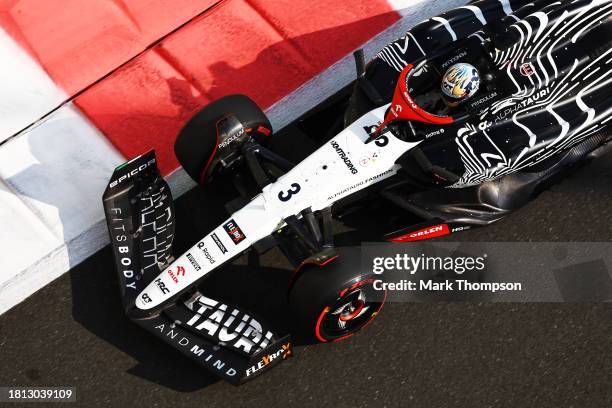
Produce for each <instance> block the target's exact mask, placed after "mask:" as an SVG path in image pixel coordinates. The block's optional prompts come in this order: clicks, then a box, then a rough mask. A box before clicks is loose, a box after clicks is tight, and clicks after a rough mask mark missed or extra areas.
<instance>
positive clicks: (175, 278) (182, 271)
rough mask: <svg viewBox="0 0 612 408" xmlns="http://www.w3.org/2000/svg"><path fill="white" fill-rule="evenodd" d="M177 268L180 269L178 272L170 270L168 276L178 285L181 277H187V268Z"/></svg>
mask: <svg viewBox="0 0 612 408" xmlns="http://www.w3.org/2000/svg"><path fill="white" fill-rule="evenodd" d="M177 268H178V269H177V270H176V272H173V271H172V269H168V275H170V277H171V278H172V280H173V281H174V283H178V277H179V276H185V268H183V267H182V266H180V265H179V266H177Z"/></svg>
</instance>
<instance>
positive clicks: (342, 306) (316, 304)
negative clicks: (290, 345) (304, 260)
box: [289, 248, 387, 343]
mask: <svg viewBox="0 0 612 408" xmlns="http://www.w3.org/2000/svg"><path fill="white" fill-rule="evenodd" d="M338 252H339V253H340V255H339V257H338V258H336V259H333V260H331V261H329V262H327V263H325V264H324V265H317V264H305V265H303V266H302V267H301V268H300V269H299V270H298V271H296V273H297V274H298V275H297V276H296V277H295V280H294V283H293V285H292V286H291V288H290V291H289V304H290V306H291V309H292V312H293V313H292V316H293V317H294V318H295V326H297V327H296V330H297V331H298V332H299V333H300V334H302V335H304V336H305V337H306V338H307V339H308V340H314V341H318V342H323V343H326V342H332V341H340V340H344V339H346V338H348V337H350V336H352V335H353V334H355V333H357V332H358V331H359V330H361V329H362V328H364V327H366V326H367V325H368V324H369V323H370V322H371V321H372V320H373V319H374V318H375V317H376V316H377V315H378V313H379V312H380V310H381V309H382V307H383V305H384V302H385V299H386V296H387V293H386V290H376V289H375V288H374V282H376V281H377V280H381V277H380V276H379V275H375V274H373V273H372V272H367V271H361V269H360V265H359V261H360V259H361V257H360V255H359V250H358V249H356V248H341V249H339V251H338Z"/></svg>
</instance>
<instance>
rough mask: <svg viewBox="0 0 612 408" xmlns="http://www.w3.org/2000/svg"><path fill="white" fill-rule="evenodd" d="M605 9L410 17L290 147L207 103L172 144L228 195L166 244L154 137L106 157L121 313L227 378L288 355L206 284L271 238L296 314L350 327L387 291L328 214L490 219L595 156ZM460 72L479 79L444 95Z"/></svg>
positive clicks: (227, 103)
mask: <svg viewBox="0 0 612 408" xmlns="http://www.w3.org/2000/svg"><path fill="white" fill-rule="evenodd" d="M611 16H612V1H610V0H607V1H601V0H561V1H556V2H552V1H548V0H543V1H542V0H480V1H474V2H471V3H469V4H468V5H466V6H464V7H460V8H457V9H455V10H451V11H449V12H447V13H445V14H443V15H441V16H439V17H434V18H432V19H430V20H428V21H425V22H423V23H421V24H419V25H417V26H416V27H414V28H413V29H412V30H410V31H408V33H407V34H406V35H405V36H404V37H402V38H400V39H398V40H397V41H395V42H393V43H390V44H388V45H387V46H386V47H385V48H384V49H383V50H382V51H380V53H379V54H378V55H377V56H376V58H374V59H373V60H372V61H370V63H369V64H367V65H366V64H365V61H364V58H363V53H362V52H359V51H358V52H356V53H355V57H356V62H357V74H358V75H357V79H356V81H355V83H354V87H353V93H352V96H351V98H350V100H349V102H348V103H347V106H346V109H344V115H340V116H339V118H338V119H339V120H338V121H337V123H338V129H330V132H328V135H311V136H312V137H313V138H315V139H316V140H317V143H318V147H317V149H316V150H315V151H314V152H312V153H311V154H309V155H308V156H307V157H303V160H302V161H301V162H299V163H298V164H294V163H293V162H291V161H289V160H287V159H286V158H284V157H283V156H282V155H281V154H279V153H278V152H277V151H275V150H274V149H273V148H271V147H270V140H271V137H272V136H271V133H272V127H271V125H270V122H269V120H268V119H267V118H266V116H265V114H264V113H263V112H262V111H261V110H260V109H259V108H258V107H257V105H256V104H255V103H254V102H253V101H251V100H250V99H249V98H248V97H246V96H241V95H232V96H227V97H225V98H222V99H221V100H218V101H216V102H214V103H212V104H210V105H208V106H206V107H204V108H203V109H202V110H201V111H200V112H199V113H198V114H197V115H196V116H195V117H193V118H192V119H191V120H190V121H189V122H188V123H187V124H186V126H185V127H184V129H183V130H182V131H181V132H180V134H179V135H178V138H177V140H176V144H175V153H176V155H177V157H178V159H179V161H180V163H181V164H182V166H183V168H184V169H185V171H186V172H187V173H188V174H189V175H190V176H191V177H192V178H193V179H194V180H195V181H196V182H198V183H199V184H201V185H203V186H204V187H205V188H209V187H210V185H213V184H215V183H217V184H219V183H221V184H223V186H224V188H227V187H228V186H232V188H234V191H235V192H236V196H237V197H238V198H236V199H235V200H232V201H231V203H228V206H227V207H228V209H230V214H231V215H230V216H229V217H228V218H227V219H226V220H225V221H224V222H223V223H221V224H220V225H219V226H218V227H217V228H215V229H214V230H213V231H211V232H210V233H208V234H207V235H205V236H204V237H203V238H202V239H201V240H200V241H199V242H197V243H196V244H195V245H194V246H193V247H192V248H191V249H189V250H188V251H187V252H186V253H185V254H183V255H181V256H178V257H177V258H175V257H174V256H173V254H172V241H173V235H174V209H173V206H172V197H171V194H170V190H169V187H168V185H167V184H166V182H165V181H164V179H163V178H162V177H161V176H160V173H159V171H158V169H157V166H156V158H155V154H154V152H149V153H147V154H144V155H142V156H140V157H137V158H135V159H134V160H132V161H130V162H128V163H126V164H124V165H122V166H120V167H118V168H117V169H116V170H115V172H114V174H113V175H112V178H111V180H110V182H109V184H108V187H107V189H106V191H105V193H104V198H103V200H104V207H105V212H106V217H107V222H108V227H109V231H110V237H111V242H112V248H113V250H114V256H115V260H116V264H117V269H118V275H119V280H120V284H121V297H122V300H123V306H124V309H125V313H126V314H127V316H128V317H129V318H130V319H132V320H133V321H134V322H136V323H137V324H138V325H140V326H142V327H143V328H145V329H146V330H148V331H150V332H152V333H154V334H155V335H156V336H157V337H159V338H160V339H162V340H163V341H165V342H167V343H168V344H170V345H171V346H173V347H175V348H176V349H178V350H180V351H181V352H182V353H184V354H185V355H187V356H189V357H191V358H192V359H194V360H195V361H197V362H198V363H199V364H201V365H203V366H204V367H206V368H207V369H209V370H211V371H212V372H214V373H216V374H218V375H219V376H220V377H221V378H223V379H225V380H227V381H230V382H232V383H234V384H239V383H242V382H244V381H247V380H249V379H251V378H253V377H255V376H257V375H259V374H261V373H263V372H265V371H267V370H268V369H269V368H271V367H273V366H274V365H276V364H277V363H279V362H281V361H283V360H284V359H286V358H287V357H289V356H290V355H291V353H292V349H291V340H290V336H289V334H288V333H277V332H275V331H274V330H273V328H271V327H268V326H267V325H266V323H265V322H264V320H262V319H260V318H259V317H257V318H256V317H254V316H253V315H252V314H251V313H249V312H247V311H245V310H243V309H241V308H240V307H239V306H234V305H229V304H227V303H225V302H224V301H220V300H216V299H212V298H210V297H208V296H207V295H206V278H207V277H209V276H210V274H211V272H213V271H219V270H220V269H221V268H222V267H223V265H224V264H227V263H228V262H230V261H231V260H232V259H234V258H236V257H237V256H239V255H241V254H243V253H245V252H246V251H250V250H252V251H259V252H264V251H266V250H268V249H271V248H274V247H277V248H280V250H281V251H282V252H283V254H284V255H286V257H287V259H288V260H289V261H290V262H291V263H292V264H293V265H294V267H295V269H294V271H293V272H292V276H291V283H290V287H289V288H288V292H287V293H288V304H289V305H290V307H291V308H292V309H291V310H292V313H293V315H292V316H294V318H295V321H296V322H297V323H296V327H298V330H303V332H304V333H305V334H306V335H307V336H311V337H312V338H313V339H314V340H317V341H320V342H332V341H338V340H341V339H344V338H346V337H348V336H350V335H352V334H354V333H355V332H356V331H358V330H359V329H361V328H363V327H364V326H366V325H367V324H368V323H370V322H371V320H372V319H374V317H375V316H376V315H377V314H378V313H379V311H380V309H381V307H382V305H383V304H384V299H385V298H384V294H383V296H381V294H380V293H377V294H375V293H374V292H375V290H374V288H373V286H374V285H373V282H374V279H373V275H372V274H371V272H368V271H361V270H359V268H355V267H342V266H343V265H347V263H349V264H350V262H351V261H353V260H354V258H355V257H354V256H343V255H345V254H346V253H347V252H346V251H347V250H346V249H345V248H343V247H342V246H340V245H335V239H334V237H335V234H334V225H336V224H335V221H333V220H334V219H339V220H340V221H342V222H344V223H348V224H350V223H351V220H359V221H358V222H357V221H355V225H358V227H357V228H355V230H358V232H359V240H368V241H391V242H410V241H416V240H421V239H428V238H434V237H440V236H442V235H447V234H451V233H453V232H456V231H461V230H464V229H469V228H472V227H476V226H484V225H487V224H490V223H493V222H495V221H497V220H500V219H501V218H503V217H504V216H506V215H508V214H509V213H511V212H512V211H514V210H516V209H518V208H520V207H521V206H523V205H524V204H526V203H527V202H529V200H530V199H532V198H533V197H534V195H535V194H537V193H538V192H539V191H541V190H542V189H543V188H545V187H546V186H547V184H548V183H550V182H551V181H552V180H554V179H555V178H557V176H559V175H561V174H563V173H564V172H566V171H567V170H568V169H571V167H572V166H573V165H575V164H577V163H579V162H582V161H585V160H587V159H591V158H593V157H596V156H597V155H598V154H599V153H600V152H601V151H602V149H604V148H605V145H606V143H607V142H608V141H609V140H610V136H609V129H610V121H611V120H612V116H611V115H610V113H611V96H612V92H611V91H610V89H612V88H610V82H611V81H612V75H611V74H612V68H611V62H612V49H611V48H610V44H611V42H612V17H611ZM457 64H460V65H457ZM453 67H455V68H453ZM451 68H452V70H451ZM449 72H450V73H449ZM466 75H467V76H466ZM457 80H459V82H457ZM453 81H455V82H453ZM441 84H443V86H442V88H441ZM444 87H446V88H444ZM463 88H465V89H468V90H469V91H470V93H473V95H471V96H470V98H469V99H466V100H463V101H461V102H460V103H448V101H447V97H448V96H449V95H450V96H454V95H459V96H460V95H461V94H462V89H463ZM464 93H465V92H464ZM445 98H446V99H445ZM415 219H416V220H417V221H416V222H415ZM333 222H334V223H333ZM261 301H262V302H265V301H266V300H265V299H262V300H261Z"/></svg>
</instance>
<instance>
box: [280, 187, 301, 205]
mask: <svg viewBox="0 0 612 408" xmlns="http://www.w3.org/2000/svg"><path fill="white" fill-rule="evenodd" d="M301 189H302V187H301V186H300V185H299V184H298V183H293V184H291V188H290V189H289V190H287V191H281V192H280V193H278V199H279V200H281V201H282V202H284V203H285V202H287V201H289V200H291V198H292V197H293V196H294V195H295V194H297V193H299V192H300V190H301Z"/></svg>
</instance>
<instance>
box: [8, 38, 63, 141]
mask: <svg viewBox="0 0 612 408" xmlns="http://www.w3.org/2000/svg"><path fill="white" fill-rule="evenodd" d="M0 61H2V63H1V64H0V90H2V97H1V98H0V142H2V141H3V140H6V139H7V138H9V137H10V136H12V135H14V134H16V133H18V132H19V131H21V130H22V129H24V128H26V127H27V126H29V125H30V124H31V123H33V122H35V121H36V120H38V119H39V118H41V117H42V116H43V115H45V114H46V113H47V112H49V111H51V110H52V109H54V108H55V107H57V106H59V105H60V104H61V103H62V102H63V101H65V100H66V98H67V96H66V94H65V93H64V92H62V91H61V90H60V89H59V88H58V87H57V86H56V85H55V84H54V83H53V81H51V79H50V78H49V77H48V76H47V74H46V73H45V71H44V70H42V69H41V68H40V67H39V66H38V64H37V63H36V62H35V61H34V60H32V58H30V56H29V55H28V54H27V53H26V52H25V51H23V50H22V49H21V48H19V46H18V45H17V44H16V43H15V42H14V41H13V39H12V38H11V37H10V36H9V35H8V34H7V33H5V32H4V31H3V30H2V29H1V28H0Z"/></svg>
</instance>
